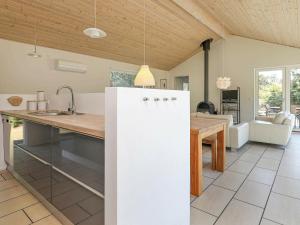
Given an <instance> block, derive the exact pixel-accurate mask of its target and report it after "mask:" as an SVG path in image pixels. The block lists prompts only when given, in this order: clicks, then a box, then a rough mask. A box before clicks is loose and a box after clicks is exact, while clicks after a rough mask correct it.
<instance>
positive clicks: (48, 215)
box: [34, 212, 61, 223]
mask: <svg viewBox="0 0 300 225" xmlns="http://www.w3.org/2000/svg"><path fill="white" fill-rule="evenodd" d="M50 216H53V217H55V216H54V215H53V214H52V213H51V212H50V214H49V215H48V216H45V217H43V218H41V219H38V220H37V221H35V222H34V223H37V222H39V221H41V220H44V219H46V218H48V217H50ZM55 219H57V218H56V217H55ZM57 220H58V219H57ZM58 221H59V220H58ZM59 222H60V221H59ZM60 223H61V222H60Z"/></svg>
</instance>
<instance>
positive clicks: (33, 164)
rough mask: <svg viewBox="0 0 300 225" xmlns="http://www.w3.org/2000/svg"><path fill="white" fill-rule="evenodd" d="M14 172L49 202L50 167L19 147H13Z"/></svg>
mask: <svg viewBox="0 0 300 225" xmlns="http://www.w3.org/2000/svg"><path fill="white" fill-rule="evenodd" d="M14 171H15V172H16V173H17V174H18V175H19V176H21V177H22V178H23V180H24V181H26V182H27V183H28V184H29V185H30V186H32V187H33V188H34V189H35V190H36V191H37V192H38V193H40V194H41V195H42V196H43V197H45V198H46V199H47V200H51V167H50V165H49V164H47V163H45V162H43V161H41V160H39V159H38V158H36V157H34V155H32V154H30V153H28V152H26V150H24V149H22V148H20V147H19V146H17V145H15V146H14Z"/></svg>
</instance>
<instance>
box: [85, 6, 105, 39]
mask: <svg viewBox="0 0 300 225" xmlns="http://www.w3.org/2000/svg"><path fill="white" fill-rule="evenodd" d="M83 33H84V34H85V35H86V36H88V37H90V38H104V37H106V36H107V34H106V33H105V31H103V30H101V29H99V28H97V0H94V27H89V28H86V29H85V30H84V31H83Z"/></svg>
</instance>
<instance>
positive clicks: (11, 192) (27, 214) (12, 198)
mask: <svg viewBox="0 0 300 225" xmlns="http://www.w3.org/2000/svg"><path fill="white" fill-rule="evenodd" d="M29 224H34V225H61V223H60V222H59V221H58V220H57V219H56V218H55V217H54V216H53V215H51V213H50V212H49V211H48V210H47V209H46V208H45V207H44V206H43V205H42V204H41V203H40V202H39V201H38V200H37V199H36V198H35V197H34V196H33V195H32V194H31V193H29V192H28V191H27V190H26V189H25V188H24V187H23V186H22V185H21V184H20V183H18V182H17V181H16V180H15V179H14V178H13V177H12V175H11V174H10V173H9V172H7V171H0V225H29Z"/></svg>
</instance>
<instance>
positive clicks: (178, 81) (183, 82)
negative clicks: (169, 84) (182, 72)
mask: <svg viewBox="0 0 300 225" xmlns="http://www.w3.org/2000/svg"><path fill="white" fill-rule="evenodd" d="M175 89H176V90H183V91H189V90H190V82H189V76H179V77H175Z"/></svg>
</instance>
